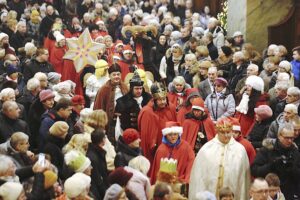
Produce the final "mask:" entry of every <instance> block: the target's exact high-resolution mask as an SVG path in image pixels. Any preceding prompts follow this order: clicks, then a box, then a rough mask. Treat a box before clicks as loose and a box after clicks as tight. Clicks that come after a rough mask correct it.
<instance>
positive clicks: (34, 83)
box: [26, 76, 47, 91]
mask: <svg viewBox="0 0 300 200" xmlns="http://www.w3.org/2000/svg"><path fill="white" fill-rule="evenodd" d="M46 78H47V76H46ZM40 84H41V83H40V81H39V79H37V78H31V79H29V80H28V82H27V85H26V87H27V90H29V91H33V90H35V89H36V88H38V87H39V86H40Z"/></svg>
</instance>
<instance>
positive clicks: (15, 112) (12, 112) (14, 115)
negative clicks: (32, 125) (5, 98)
mask: <svg viewBox="0 0 300 200" xmlns="http://www.w3.org/2000/svg"><path fill="white" fill-rule="evenodd" d="M20 112H21V110H20V108H19V106H18V105H17V103H14V104H13V105H12V106H11V107H10V109H9V110H8V112H7V113H6V114H7V117H8V118H10V119H18V118H19V117H20Z"/></svg>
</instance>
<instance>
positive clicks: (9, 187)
mask: <svg viewBox="0 0 300 200" xmlns="http://www.w3.org/2000/svg"><path fill="white" fill-rule="evenodd" d="M22 191H23V186H22V184H20V183H16V182H6V183H4V184H3V185H1V187H0V196H1V197H2V199H3V200H17V199H18V197H19V196H20V194H21V193H22Z"/></svg>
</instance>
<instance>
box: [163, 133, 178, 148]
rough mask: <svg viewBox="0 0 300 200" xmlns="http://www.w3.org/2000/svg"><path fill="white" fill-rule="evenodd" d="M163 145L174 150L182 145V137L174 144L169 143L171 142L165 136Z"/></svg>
mask: <svg viewBox="0 0 300 200" xmlns="http://www.w3.org/2000/svg"><path fill="white" fill-rule="evenodd" d="M162 143H164V144H166V145H168V146H169V147H171V148H174V147H176V146H178V145H179V144H180V136H179V137H178V139H177V141H176V142H175V143H174V144H172V143H171V142H169V140H168V139H167V138H166V136H163V139H162Z"/></svg>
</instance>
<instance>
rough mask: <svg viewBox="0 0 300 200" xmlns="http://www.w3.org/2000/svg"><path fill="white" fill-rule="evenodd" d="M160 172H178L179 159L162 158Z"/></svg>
mask: <svg viewBox="0 0 300 200" xmlns="http://www.w3.org/2000/svg"><path fill="white" fill-rule="evenodd" d="M159 171H160V172H165V173H170V174H172V173H176V172H177V160H176V159H173V158H170V159H168V158H162V159H161V160H160V166H159Z"/></svg>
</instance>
